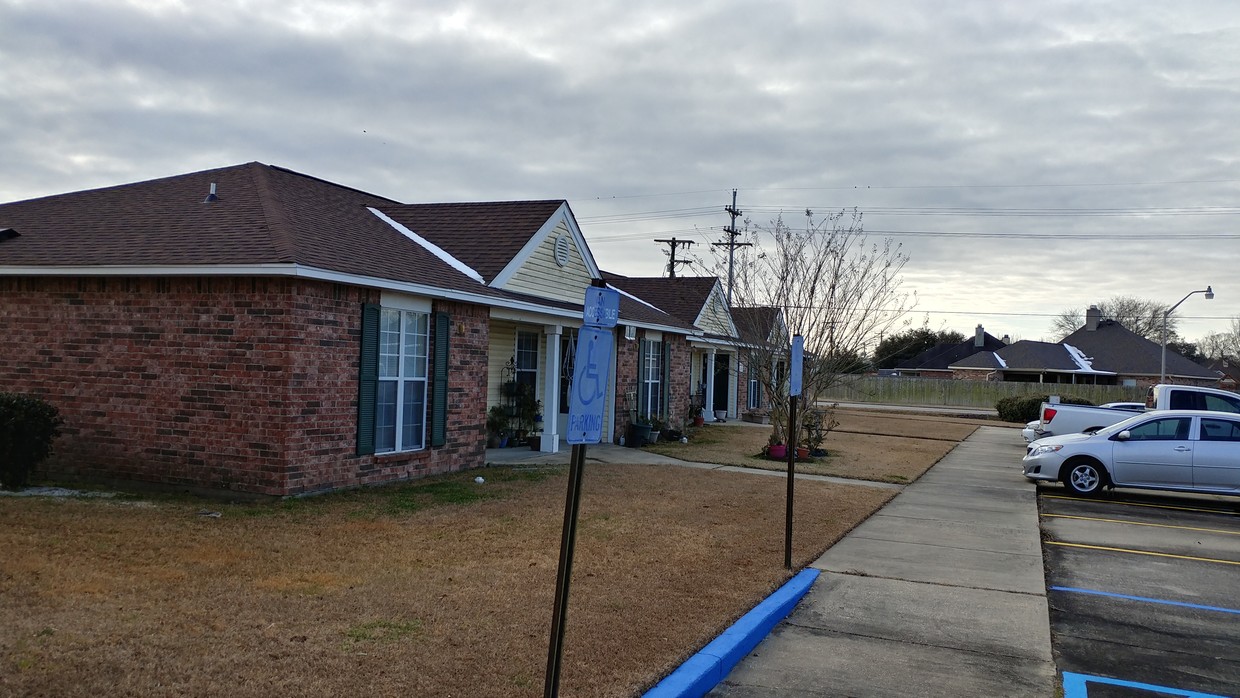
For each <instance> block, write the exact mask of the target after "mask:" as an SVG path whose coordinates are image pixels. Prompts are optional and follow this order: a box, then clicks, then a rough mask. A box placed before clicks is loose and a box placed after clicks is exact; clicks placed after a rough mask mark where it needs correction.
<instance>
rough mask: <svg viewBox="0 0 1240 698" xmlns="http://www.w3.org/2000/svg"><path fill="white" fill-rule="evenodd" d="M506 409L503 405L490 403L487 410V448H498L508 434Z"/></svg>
mask: <svg viewBox="0 0 1240 698" xmlns="http://www.w3.org/2000/svg"><path fill="white" fill-rule="evenodd" d="M507 430H508V410H506V409H504V406H503V405H492V406H491V409H489V410H487V448H500V447H501V442H502V441H504V440H505V439H506V438H507V436H508V434H507Z"/></svg>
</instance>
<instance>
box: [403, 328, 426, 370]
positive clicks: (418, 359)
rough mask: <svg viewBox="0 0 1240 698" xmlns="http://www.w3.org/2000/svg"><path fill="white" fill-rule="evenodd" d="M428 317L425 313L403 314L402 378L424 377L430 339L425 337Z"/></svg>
mask: <svg viewBox="0 0 1240 698" xmlns="http://www.w3.org/2000/svg"><path fill="white" fill-rule="evenodd" d="M427 320H428V316H427V315H426V314H425V313H405V343H404V347H403V348H404V356H403V360H404V368H405V370H404V373H403V374H402V375H404V377H406V378H425V377H426V354H427V346H428V344H429V341H430V338H429V337H428V336H427V327H428V321H427Z"/></svg>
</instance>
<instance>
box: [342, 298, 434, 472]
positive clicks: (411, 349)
mask: <svg viewBox="0 0 1240 698" xmlns="http://www.w3.org/2000/svg"><path fill="white" fill-rule="evenodd" d="M361 344H362V349H361V367H360V370H359V372H358V406H357V411H358V416H357V432H358V433H357V452H358V454H359V455H365V454H370V453H391V452H396V451H413V450H417V449H421V448H425V446H426V421H427V420H426V415H427V397H428V388H427V383H428V382H429V376H428V373H427V371H428V368H429V366H428V358H429V355H430V314H429V313H424V312H417V311H411V310H397V309H393V308H382V307H379V306H377V305H366V306H364V307H363V309H362V342H361Z"/></svg>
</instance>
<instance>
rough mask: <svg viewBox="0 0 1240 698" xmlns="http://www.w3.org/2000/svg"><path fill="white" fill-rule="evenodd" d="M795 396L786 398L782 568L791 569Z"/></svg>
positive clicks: (795, 430)
mask: <svg viewBox="0 0 1240 698" xmlns="http://www.w3.org/2000/svg"><path fill="white" fill-rule="evenodd" d="M798 431H800V430H799V429H797V396H796V395H789V396H788V504H787V510H788V512H787V514H788V516H787V518H788V521H787V523H786V524H785V525H784V568H785V569H788V570H791V569H792V483H793V482H795V481H796V459H797V432H798Z"/></svg>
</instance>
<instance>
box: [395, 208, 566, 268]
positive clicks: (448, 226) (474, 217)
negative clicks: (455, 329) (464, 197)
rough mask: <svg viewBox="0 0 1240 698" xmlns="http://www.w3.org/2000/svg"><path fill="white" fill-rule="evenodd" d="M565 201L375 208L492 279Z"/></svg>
mask: <svg viewBox="0 0 1240 698" xmlns="http://www.w3.org/2000/svg"><path fill="white" fill-rule="evenodd" d="M563 204H564V201H563V200H545V201H494V202H483V203H459V204H399V205H386V206H380V207H377V208H379V210H380V211H383V213H385V214H387V215H388V216H390V217H391V218H392V219H393V220H395V221H396V222H398V223H400V224H401V225H404V226H405V227H407V228H409V229H410V230H412V231H413V232H415V233H417V234H418V235H421V236H423V237H425V238H426V239H428V240H430V241H432V242H434V243H435V244H436V245H438V246H439V247H441V248H443V250H444V251H445V252H447V253H448V254H450V255H452V256H453V257H456V258H457V259H459V260H461V261H462V262H464V263H465V264H467V265H469V266H470V267H471V268H472V269H473V270H474V271H476V272H478V273H479V274H481V275H482V278H484V279H486V281H487V283H490V282H491V281H492V280H494V279H495V277H496V275H498V274H499V273H500V272H501V271H503V270H504V267H505V266H507V265H508V263H509V262H511V261H512V259H513V257H516V256H517V253H519V252H520V251H521V249H522V248H523V247H525V244H526V243H527V242H529V240H530V238H531V237H532V236H533V235H534V233H537V232H538V230H539V229H540V228H541V227H542V226H543V224H544V223H546V222H547V220H548V219H549V218H551V216H552V215H553V214H555V212H556V211H558V210H559V209H560V206H562V205H563Z"/></svg>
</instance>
